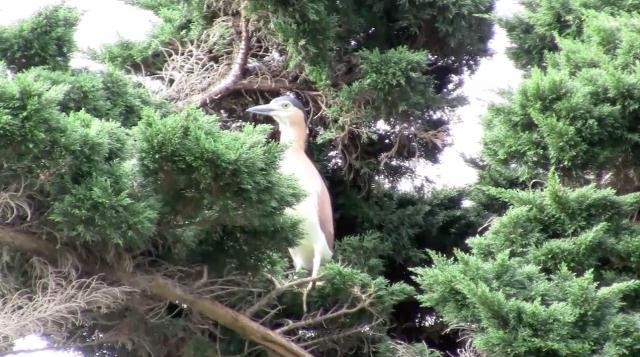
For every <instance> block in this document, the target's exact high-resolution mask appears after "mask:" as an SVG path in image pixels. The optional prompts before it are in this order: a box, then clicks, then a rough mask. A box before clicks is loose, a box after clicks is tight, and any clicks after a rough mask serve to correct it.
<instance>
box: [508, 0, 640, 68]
mask: <svg viewBox="0 0 640 357" xmlns="http://www.w3.org/2000/svg"><path fill="white" fill-rule="evenodd" d="M523 5H524V6H525V8H526V11H525V12H524V13H523V14H518V15H516V16H514V17H513V18H510V19H503V20H502V21H501V24H502V25H503V26H505V28H506V29H507V32H508V33H509V37H510V38H511V39H512V41H513V42H514V44H515V46H514V47H513V48H511V53H510V54H511V58H512V59H513V60H514V61H515V62H516V64H517V65H519V66H520V67H521V68H528V67H533V66H538V67H544V66H545V64H544V60H545V54H546V53H547V52H555V51H557V50H558V49H559V48H558V43H557V41H559V40H560V39H561V38H571V39H577V38H580V37H581V36H582V35H583V31H584V21H585V19H586V17H587V16H588V14H589V13H590V12H598V13H602V14H608V15H612V16H618V15H620V14H621V13H625V12H628V13H632V12H637V11H639V10H640V4H638V3H637V2H635V1H623V0H606V1H599V0H561V1H558V0H528V1H525V2H523Z"/></svg>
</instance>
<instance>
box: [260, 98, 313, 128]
mask: <svg viewBox="0 0 640 357" xmlns="http://www.w3.org/2000/svg"><path fill="white" fill-rule="evenodd" d="M247 111H248V112H250V113H255V114H262V115H269V116H271V117H273V119H275V120H276V121H277V122H278V124H280V126H289V127H292V126H296V127H299V126H301V127H303V128H304V127H306V121H305V116H306V115H305V111H304V106H302V103H300V101H299V100H297V99H296V98H294V97H292V96H289V95H285V96H281V97H278V98H275V99H273V100H272V101H271V102H270V103H269V104H264V105H257V106H255V107H251V108H249V109H247Z"/></svg>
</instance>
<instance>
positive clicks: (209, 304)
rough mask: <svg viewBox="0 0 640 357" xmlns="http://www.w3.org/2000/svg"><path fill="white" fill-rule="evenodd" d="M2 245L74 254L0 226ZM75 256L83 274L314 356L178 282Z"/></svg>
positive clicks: (281, 351) (279, 350)
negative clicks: (101, 276)
mask: <svg viewBox="0 0 640 357" xmlns="http://www.w3.org/2000/svg"><path fill="white" fill-rule="evenodd" d="M0 245H4V246H8V247H11V248H13V249H16V250H19V251H21V252H23V253H27V254H30V255H34V256H38V257H41V258H43V259H46V260H48V261H49V262H51V263H55V262H56V261H57V260H58V257H59V256H60V255H61V254H72V253H71V252H68V251H65V250H64V248H58V247H56V245H55V244H53V243H51V242H49V241H46V240H43V239H40V238H38V237H36V236H34V235H31V234H28V233H23V232H19V231H16V230H14V229H11V228H7V227H0ZM74 258H76V259H75V260H77V261H78V262H79V263H80V265H81V269H82V270H83V272H84V273H87V274H92V275H98V274H100V275H103V276H104V277H105V278H106V279H112V280H114V281H117V282H119V283H121V284H125V285H128V286H130V287H132V288H135V289H138V290H142V291H147V292H148V293H150V294H152V295H155V296H156V297H158V298H161V299H166V300H170V301H176V300H177V301H180V302H181V303H184V304H186V305H188V306H189V307H191V308H192V309H193V310H194V311H196V312H198V313H200V314H202V315H204V316H207V317H208V318H210V319H211V320H214V321H216V322H218V323H219V324H220V325H222V326H225V327H227V328H229V329H231V330H233V331H235V332H236V333H237V334H238V335H240V336H242V337H243V338H246V339H247V340H250V341H253V342H255V343H257V344H260V345H262V346H264V347H265V348H266V349H267V351H269V352H270V353H271V354H274V355H277V356H285V357H289V356H291V357H298V356H311V355H310V354H309V353H308V352H306V351H305V350H304V349H302V348H301V347H300V346H297V345H296V344H294V343H293V342H291V341H289V340H288V339H286V338H285V337H283V336H282V335H280V334H278V333H276V332H274V331H272V330H270V329H268V328H266V327H264V326H262V325H260V324H259V323H257V322H255V321H253V320H251V319H250V318H249V317H247V316H245V315H243V314H241V313H239V312H237V311H235V310H233V309H230V308H228V307H226V306H225V305H223V304H220V303H219V302H216V301H213V300H210V299H205V298H202V297H199V296H196V295H193V294H190V293H187V292H185V291H183V290H182V289H181V288H180V287H179V286H178V285H177V284H176V283H175V282H172V281H168V280H167V279H164V278H162V277H159V276H154V275H149V274H140V273H136V272H127V271H124V270H122V269H117V268H113V267H104V266H103V267H101V266H99V265H97V263H96V262H97V261H98V259H90V258H79V257H74Z"/></svg>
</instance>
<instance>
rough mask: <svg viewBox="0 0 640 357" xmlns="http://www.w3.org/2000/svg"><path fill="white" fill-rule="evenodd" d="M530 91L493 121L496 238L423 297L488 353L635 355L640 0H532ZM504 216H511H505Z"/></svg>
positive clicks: (482, 190) (518, 32)
mask: <svg viewBox="0 0 640 357" xmlns="http://www.w3.org/2000/svg"><path fill="white" fill-rule="evenodd" d="M525 5H526V11H525V12H524V13H523V14H520V15H519V16H517V17H516V18H514V19H510V20H503V23H504V24H506V26H507V27H508V30H509V32H510V35H511V38H512V40H513V42H514V47H513V48H512V53H511V55H512V57H513V59H514V60H515V61H516V63H518V64H519V65H520V66H521V67H522V68H523V69H525V70H527V71H528V73H527V76H526V79H525V80H524V81H523V83H522V85H521V86H520V88H518V89H517V90H515V91H514V92H513V93H510V94H507V95H506V97H505V99H506V100H505V102H504V103H502V104H499V105H496V106H493V107H492V108H491V109H490V110H489V113H488V114H487V116H486V121H485V130H486V132H485V136H484V149H483V156H482V158H481V161H482V163H481V165H479V166H480V167H481V169H482V171H481V181H480V184H479V185H478V186H477V187H476V188H475V189H474V194H473V195H472V196H473V197H474V199H475V200H476V202H477V203H479V204H480V205H481V206H483V207H486V208H488V209H489V210H492V211H493V214H494V215H495V217H494V219H493V221H492V222H490V223H491V224H490V228H489V229H488V230H487V232H486V233H485V234H483V235H479V236H475V237H473V238H470V239H468V240H467V244H468V247H469V250H468V251H462V250H458V251H456V252H455V254H454V256H446V255H443V254H442V253H438V252H434V251H431V252H429V256H430V257H431V258H432V259H433V265H432V266H430V267H421V268H417V269H414V272H415V273H416V275H415V279H416V281H417V282H418V283H419V284H420V286H421V288H422V292H421V293H420V296H419V298H418V299H419V300H420V301H421V303H422V304H423V305H424V306H427V307H432V308H434V309H435V310H436V311H437V312H438V313H439V314H440V315H441V316H442V318H443V319H444V321H445V322H446V324H447V325H448V326H449V327H450V328H453V329H458V330H461V331H463V334H464V335H465V336H466V338H467V341H468V344H469V349H470V350H471V351H474V352H476V353H479V354H481V355H489V356H635V355H637V354H639V353H640V351H638V346H640V340H639V339H640V335H639V334H638V327H639V326H640V325H639V323H640V309H639V306H638V304H637V301H638V293H639V290H638V288H639V287H640V285H639V278H640V276H639V275H638V272H639V271H640V270H638V266H637V264H638V259H637V257H638V253H639V252H640V250H639V247H638V242H640V231H638V219H637V212H638V209H640V202H639V196H638V191H639V187H638V163H637V158H636V157H635V155H634V154H633V153H634V152H636V151H637V149H638V148H637V144H638V142H637V135H638V126H637V118H638V113H637V109H638V105H637V103H638V99H639V98H638V96H637V94H638V66H637V58H638V56H637V55H638V49H639V47H638V44H639V43H640V42H639V41H638V27H637V26H638V24H639V23H640V22H639V20H640V18H639V17H638V15H637V10H638V9H637V6H638V3H637V2H633V1H631V2H629V1H582V0H567V1H546V0H535V1H526V2H525ZM505 211H506V212H505Z"/></svg>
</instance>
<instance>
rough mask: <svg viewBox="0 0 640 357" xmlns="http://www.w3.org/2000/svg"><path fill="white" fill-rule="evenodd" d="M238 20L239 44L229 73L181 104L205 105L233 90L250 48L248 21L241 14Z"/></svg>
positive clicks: (240, 76) (245, 63)
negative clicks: (239, 29) (201, 92)
mask: <svg viewBox="0 0 640 357" xmlns="http://www.w3.org/2000/svg"><path fill="white" fill-rule="evenodd" d="M240 21H241V25H240V28H241V34H240V45H239V46H238V51H237V52H236V54H235V57H234V59H233V63H232V64H231V70H230V71H229V74H227V76H226V77H225V78H224V79H223V80H221V81H220V82H219V83H218V84H216V85H215V86H213V88H211V89H210V90H209V91H207V92H206V93H204V94H200V95H197V96H194V97H191V98H189V99H187V100H186V101H184V102H183V103H182V104H196V105H198V106H200V107H203V108H204V107H207V106H209V104H210V103H211V101H213V100H216V99H219V98H221V97H223V96H225V95H227V94H229V93H230V92H231V91H233V89H234V86H235V85H236V84H237V83H238V82H239V81H240V80H241V79H242V72H243V71H244V68H245V67H246V66H247V58H248V57H249V52H250V49H251V33H250V31H249V21H248V20H246V19H245V18H244V16H242V18H241V20H240Z"/></svg>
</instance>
